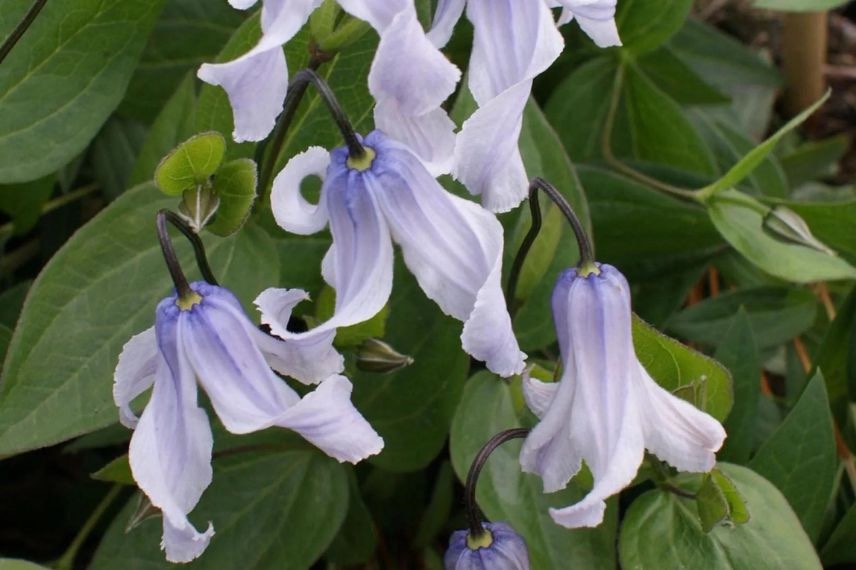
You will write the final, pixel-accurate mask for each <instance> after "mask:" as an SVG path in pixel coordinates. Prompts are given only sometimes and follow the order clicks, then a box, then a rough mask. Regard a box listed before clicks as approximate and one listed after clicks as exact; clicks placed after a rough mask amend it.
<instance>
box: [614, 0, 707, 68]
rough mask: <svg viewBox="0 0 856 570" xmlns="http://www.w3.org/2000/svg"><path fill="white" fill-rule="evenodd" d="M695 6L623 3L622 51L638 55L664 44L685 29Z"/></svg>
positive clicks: (687, 1) (669, 0)
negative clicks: (681, 29) (688, 17)
mask: <svg viewBox="0 0 856 570" xmlns="http://www.w3.org/2000/svg"><path fill="white" fill-rule="evenodd" d="M691 6H692V0H663V1H661V2H646V1H645V0H627V1H625V2H621V3H619V5H618V12H617V13H616V16H615V23H616V25H617V26H618V32H619V35H620V36H621V43H622V47H621V49H622V50H623V51H626V52H628V53H632V54H636V55H638V54H641V53H645V52H647V51H651V50H652V49H654V48H656V47H657V46H659V45H661V44H662V43H663V42H665V41H666V40H668V39H669V38H670V37H671V36H672V35H673V34H675V33H676V32H677V31H678V30H679V29H680V28H681V26H683V23H684V20H686V18H687V14H689V11H690V7H691Z"/></svg>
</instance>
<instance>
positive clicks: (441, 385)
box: [316, 262, 469, 472]
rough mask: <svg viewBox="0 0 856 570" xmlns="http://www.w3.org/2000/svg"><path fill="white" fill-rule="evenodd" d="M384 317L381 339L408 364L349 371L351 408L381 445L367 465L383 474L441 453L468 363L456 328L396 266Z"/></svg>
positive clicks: (410, 467) (457, 324)
mask: <svg viewBox="0 0 856 570" xmlns="http://www.w3.org/2000/svg"><path fill="white" fill-rule="evenodd" d="M316 267H317V266H316ZM316 270H317V269H316ZM389 315H390V316H389V320H388V322H387V325H386V337H387V338H388V339H390V341H391V342H394V343H395V348H396V350H398V351H400V352H402V353H403V354H408V355H410V356H412V357H413V360H414V362H413V364H411V365H410V366H407V367H406V368H404V369H402V370H400V371H397V372H393V373H390V374H383V375H379V374H373V373H371V372H363V371H355V372H354V374H353V377H352V379H353V381H354V396H353V398H354V405H355V406H356V407H357V408H358V409H359V410H360V411H361V412H362V413H363V415H364V416H365V417H366V419H367V420H368V421H369V422H370V423H371V424H372V427H374V428H375V429H376V430H377V432H378V433H379V434H380V435H381V436H382V437H383V439H384V442H385V446H384V449H383V451H382V452H381V453H380V455H377V456H375V457H372V458H371V459H370V460H369V461H370V462H371V463H373V464H375V465H377V466H378V467H381V468H383V469H387V470H389V471H396V472H400V471H413V470H417V469H421V468H423V467H425V466H426V465H427V464H428V463H430V462H431V460H432V459H434V458H435V457H436V456H437V454H439V453H440V451H441V450H442V449H443V445H444V444H445V441H446V435H447V434H448V432H449V424H450V423H451V419H452V414H453V413H454V411H455V406H456V405H457V403H458V400H459V398H460V396H461V390H462V389H463V381H464V378H466V374H467V368H468V367H469V358H468V357H467V355H466V354H465V353H464V352H463V351H462V350H461V339H460V335H461V324H460V322H458V321H456V320H454V319H452V318H449V317H446V316H445V315H443V313H442V312H441V311H440V309H439V308H438V307H437V305H435V304H434V303H433V302H432V301H429V300H428V299H427V298H426V297H425V295H424V294H423V293H422V292H421V290H420V289H419V286H418V284H417V283H416V280H415V279H414V278H413V276H411V275H410V272H409V271H407V268H406V267H404V264H403V263H400V262H399V263H396V267H395V282H394V285H393V292H392V297H391V298H390V301H389Z"/></svg>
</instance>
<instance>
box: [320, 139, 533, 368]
mask: <svg viewBox="0 0 856 570" xmlns="http://www.w3.org/2000/svg"><path fill="white" fill-rule="evenodd" d="M369 138H373V140H375V141H377V144H378V149H379V150H378V157H379V159H380V160H381V161H382V164H383V165H384V169H383V172H384V176H383V178H382V180H383V184H382V185H381V184H380V183H378V184H377V185H374V184H372V185H371V186H370V190H371V192H372V194H373V195H374V196H375V199H376V200H377V202H378V204H380V207H381V208H382V210H383V212H384V214H385V217H386V219H387V220H388V221H389V225H390V230H391V232H392V236H393V239H394V240H395V241H396V242H397V243H398V244H399V245H400V246H401V250H402V253H403V254H404V261H405V263H406V264H407V267H408V268H409V269H410V270H411V272H413V274H414V275H415V276H416V279H417V280H418V281H419V285H420V286H421V287H422V290H423V291H425V294H426V295H428V297H429V298H431V299H432V300H434V301H435V302H436V303H437V304H438V305H439V306H440V308H441V309H442V310H443V311H444V312H445V313H447V314H449V315H452V316H453V317H455V318H457V319H459V320H461V321H464V331H463V334H462V335H461V339H462V342H463V347H464V350H466V351H467V352H468V353H470V354H471V355H473V356H474V357H476V358H478V359H479V360H483V361H484V362H485V363H486V364H487V366H488V368H490V369H491V370H492V371H494V372H496V373H497V374H500V375H502V376H510V375H512V374H518V373H520V372H521V371H522V370H523V359H524V358H525V354H523V353H522V352H520V349H519V348H518V346H517V340H516V339H515V338H514V333H513V331H512V330H511V318H510V317H509V316H508V311H507V309H506V306H505V299H504V297H503V295H502V288H501V284H500V274H501V269H502V245H503V243H502V226H501V225H500V224H499V222H498V221H497V220H496V218H495V217H494V216H493V215H492V214H490V213H488V212H486V211H485V210H484V209H482V208H480V207H479V206H478V205H477V204H474V203H472V202H469V201H467V200H464V199H462V198H458V197H457V196H454V195H452V194H450V193H448V192H446V191H445V190H444V189H443V187H442V186H440V184H439V183H438V182H437V181H436V180H435V179H434V178H433V176H431V174H430V173H429V172H428V171H427V170H426V169H425V167H424V166H423V165H422V163H421V162H420V161H419V159H418V158H417V157H416V156H415V155H414V154H413V153H412V152H411V151H410V150H409V149H408V148H407V147H405V146H403V145H401V144H398V143H396V142H394V141H392V140H391V139H387V138H386V137H384V136H383V134H382V133H380V132H378V131H375V132H374V133H372V134H371V135H369ZM367 140H368V138H367ZM378 178H381V177H378ZM337 274H338V270H337Z"/></svg>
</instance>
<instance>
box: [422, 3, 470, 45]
mask: <svg viewBox="0 0 856 570" xmlns="http://www.w3.org/2000/svg"><path fill="white" fill-rule="evenodd" d="M466 3H467V0H439V1H438V2H437V11H436V12H434V20H433V22H432V23H431V30H429V31H428V39H429V40H431V43H433V44H434V45H435V46H437V47H438V48H442V47H443V46H445V45H446V44H447V43H448V42H449V40H450V39H451V37H452V32H453V31H454V30H455V24H457V23H458V20H460V19H461V14H463V13H464V6H465V5H466Z"/></svg>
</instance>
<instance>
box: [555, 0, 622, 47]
mask: <svg viewBox="0 0 856 570" xmlns="http://www.w3.org/2000/svg"><path fill="white" fill-rule="evenodd" d="M559 3H560V4H561V5H562V7H563V8H562V15H561V17H560V18H559V21H558V25H560V26H561V25H563V24H566V23H568V22H570V21H571V20H574V19H576V20H577V23H579V25H580V28H582V30H583V31H584V32H585V33H586V34H587V35H588V36H589V37H590V38H591V39H592V40H593V41H594V43H595V44H596V45H597V46H598V47H610V46H620V45H621V40H620V39H619V37H618V29H617V28H616V27H615V7H616V4H617V2H616V0H559Z"/></svg>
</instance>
